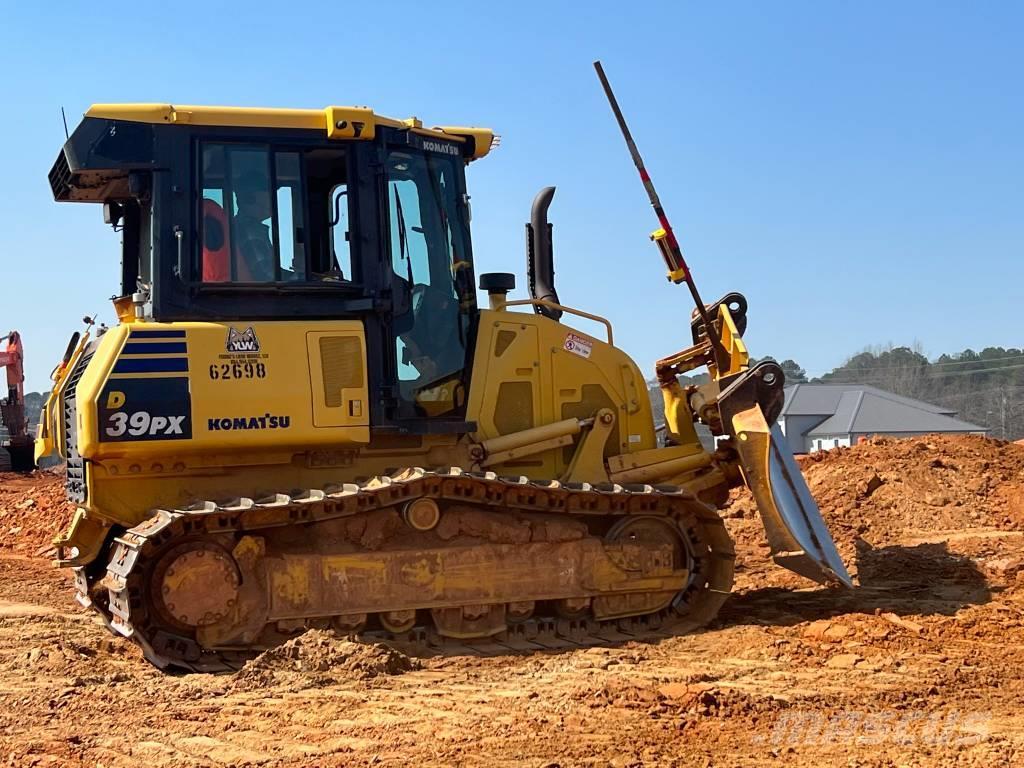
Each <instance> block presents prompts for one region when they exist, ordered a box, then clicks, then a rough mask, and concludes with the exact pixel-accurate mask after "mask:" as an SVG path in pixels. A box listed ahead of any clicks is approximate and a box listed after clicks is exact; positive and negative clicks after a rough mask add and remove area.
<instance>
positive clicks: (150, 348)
mask: <svg viewBox="0 0 1024 768" xmlns="http://www.w3.org/2000/svg"><path fill="white" fill-rule="evenodd" d="M185 352H188V347H187V346H186V345H185V342H184V341H165V342H160V341H156V342H145V341H129V342H128V343H127V344H125V345H124V351H123V352H122V353H121V354H123V355H171V354H184V353H185Z"/></svg>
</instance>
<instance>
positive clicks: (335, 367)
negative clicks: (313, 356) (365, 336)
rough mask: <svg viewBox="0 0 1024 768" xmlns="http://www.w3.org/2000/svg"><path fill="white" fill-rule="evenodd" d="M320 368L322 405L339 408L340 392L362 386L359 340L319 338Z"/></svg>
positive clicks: (334, 337)
mask: <svg viewBox="0 0 1024 768" xmlns="http://www.w3.org/2000/svg"><path fill="white" fill-rule="evenodd" d="M320 367H321V369H322V370H323V379H324V403H325V404H326V405H327V407H328V408H340V407H341V405H342V399H341V390H343V389H358V388H360V387H362V386H363V355H362V345H361V344H360V341H359V338H358V337H356V336H323V337H321V339H320Z"/></svg>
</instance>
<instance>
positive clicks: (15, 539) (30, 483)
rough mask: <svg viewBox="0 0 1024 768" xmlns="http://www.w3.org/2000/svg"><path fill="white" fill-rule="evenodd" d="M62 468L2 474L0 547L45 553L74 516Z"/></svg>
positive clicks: (0, 478)
mask: <svg viewBox="0 0 1024 768" xmlns="http://www.w3.org/2000/svg"><path fill="white" fill-rule="evenodd" d="M74 510H75V507H74V505H73V504H71V503H70V502H68V501H67V498H66V496H65V494H64V481H63V470H61V471H60V472H55V471H53V470H37V471H35V472H31V473H28V474H18V473H13V472H4V473H0V549H7V550H10V551H13V552H16V553H18V554H25V555H35V554H43V553H44V552H45V551H46V550H47V549H49V548H50V542H51V541H52V539H53V537H54V536H56V535H57V534H58V533H60V532H61V531H62V530H63V529H64V527H65V526H66V525H67V523H68V521H69V520H70V519H71V515H72V513H73V512H74Z"/></svg>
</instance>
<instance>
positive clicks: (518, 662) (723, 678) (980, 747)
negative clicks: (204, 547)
mask: <svg viewBox="0 0 1024 768" xmlns="http://www.w3.org/2000/svg"><path fill="white" fill-rule="evenodd" d="M803 464H804V471H805V473H806V475H807V477H808V479H809V482H810V484H811V487H812V489H813V491H814V493H815V494H816V496H817V497H818V499H819V501H820V503H821V506H822V508H823V511H824V514H825V516H826V518H827V519H828V521H829V524H830V526H831V527H832V530H833V531H834V532H835V534H836V538H837V540H838V543H839V546H840V550H841V551H842V552H843V555H844V557H845V559H846V561H847V563H848V565H849V566H850V568H851V571H852V572H854V573H856V574H857V576H858V578H859V581H860V584H861V586H860V587H859V588H858V589H857V590H854V591H845V590H833V589H823V588H817V587H815V586H814V585H809V584H808V583H807V582H805V581H802V580H800V579H798V578H797V577H795V576H791V575H789V574H788V572H786V571H783V570H781V569H779V568H777V567H774V566H772V565H771V564H770V563H768V562H766V550H765V548H764V545H763V534H762V533H761V532H760V523H759V522H758V521H757V520H756V518H755V517H754V514H753V510H752V508H751V506H750V502H749V499H747V498H745V497H744V495H743V494H736V496H735V499H734V502H733V504H732V505H731V506H730V508H729V509H727V510H726V511H725V514H726V515H728V516H729V517H728V524H729V527H730V529H731V530H732V532H733V534H734V536H735V537H736V539H737V553H738V556H739V561H740V564H741V568H740V570H739V572H738V577H737V589H736V593H735V594H734V596H733V597H732V598H730V600H729V602H728V603H727V604H726V606H725V608H724V609H723V611H722V613H721V615H720V617H719V619H718V620H717V621H716V622H715V624H714V625H713V626H712V627H710V628H709V630H708V631H706V632H701V633H697V634H694V635H688V636H685V637H668V638H665V639H662V640H660V641H657V642H648V643H639V642H631V643H625V644H623V645H619V646H616V647H610V648H590V649H577V650H572V651H559V652H547V653H533V654H524V655H510V656H500V657H495V658H471V657H447V658H446V657H440V658H432V659H423V660H412V659H408V658H407V657H404V656H402V655H401V654H397V653H396V652H394V651H393V650H392V649H390V648H387V647H386V646H374V645H359V644H355V643H350V642H348V641H343V640H339V639H337V638H333V637H332V636H330V635H329V634H328V633H321V632H311V633H307V634H306V635H304V636H300V637H299V638H296V640H293V641H291V642H290V643H288V644H286V645H285V646H282V647H281V648H279V649H275V650H274V651H270V652H268V653H267V654H264V655H263V656H261V657H260V658H259V659H256V660H254V661H253V662H251V663H250V665H249V666H248V667H247V668H246V669H245V670H243V671H242V672H240V673H238V674H236V675H233V676H209V675H190V676H180V677H179V676H168V675H163V674H161V673H159V672H157V671H156V670H154V669H152V668H150V667H149V666H147V665H146V664H145V663H144V662H143V661H142V660H141V657H140V656H139V654H138V652H137V651H136V650H135V649H134V647H132V646H131V645H130V644H129V643H128V642H126V641H123V640H119V639H116V638H113V637H111V636H110V635H109V634H108V633H107V632H106V630H105V629H104V628H103V627H102V626H101V625H100V624H99V623H98V622H97V620H96V619H94V618H93V617H92V616H90V615H89V614H88V613H84V612H82V611H81V610H79V609H78V608H77V607H76V606H75V604H74V603H73V602H72V601H71V599H70V592H69V590H68V588H67V584H66V577H65V575H64V574H63V573H61V572H58V571H54V570H52V569H51V568H50V567H49V566H48V565H47V564H46V563H45V562H43V561H41V560H39V559H36V558H28V557H24V556H22V555H20V554H18V553H19V552H24V551H26V550H30V549H31V548H32V547H33V546H42V545H43V544H45V540H46V539H47V538H48V537H49V536H50V535H51V534H52V531H53V529H54V527H55V525H56V521H57V520H58V519H59V518H60V516H61V515H64V514H66V512H67V509H66V506H65V505H64V504H63V502H62V500H61V499H62V496H61V492H60V487H59V486H60V480H59V478H56V477H47V476H42V477H39V478H30V479H28V480H27V481H26V482H25V484H24V485H22V484H21V483H20V481H19V482H17V483H14V484H8V483H7V477H6V476H5V477H4V478H3V479H4V481H5V482H4V485H3V486H2V488H0V510H2V511H3V512H5V513H6V514H4V515H0V526H9V525H10V523H9V521H18V522H19V523H20V524H21V526H22V528H23V530H22V531H21V532H19V533H18V534H9V533H6V532H5V533H3V536H4V538H2V539H0V679H2V680H3V685H2V686H0V765H9V766H31V765H38V766H95V765H104V766H106V767H107V768H122V767H124V768H126V767H127V766H136V765H140V764H146V765H149V766H152V767H153V768H178V767H179V766H237V767H239V768H240V767H241V766H256V765H260V766H295V767H296V768H297V767H298V766H349V765H379V766H389V765H393V766H406V765H410V764H419V765H425V766H426V765H480V766H519V765H527V766H534V767H535V768H539V767H540V766H549V767H551V766H562V767H563V768H569V766H602V767H604V766H616V767H618V768H623V767H625V766H666V765H667V766H691V765H697V766H760V765H769V764H776V763H779V762H786V763H789V764H793V765H808V766H810V765H814V766H836V767H837V768H838V767H839V766H842V767H843V768H847V767H849V766H856V767H858V768H867V767H869V766H870V767H876V766H877V767H878V768H882V767H883V766H885V767H888V766H923V767H926V768H932V767H935V768H938V766H977V767H978V768H982V767H985V768H988V767H989V766H1016V765H1020V764H1022V763H1024V715H1022V714H1021V712H1020V702H1021V700H1022V699H1024V575H1022V574H1024V530H1022V526H1024V514H1022V504H1021V501H1022V487H1024V448H1022V447H1020V446H1016V445H1007V444H1003V443H999V442H996V441H991V440H985V439H982V438H942V437H929V438H920V439H914V440H909V441H905V442H896V441H892V440H880V441H876V442H874V443H870V444H866V445H859V446H856V447H854V448H851V449H847V450H840V451H838V452H833V453H830V454H827V455H825V456H823V457H820V458H812V459H808V460H805V461H804V462H803ZM876 476H877V478H878V480H874V479H873V478H874V477H876ZM879 481H881V483H880V484H879ZM19 489H20V490H19ZM27 498H33V499H36V500H37V503H36V505H28V506H25V507H22V508H18V505H19V504H20V503H21V502H23V501H25V499H27ZM12 546H13V547H15V548H19V549H16V550H15V551H13V552H12V549H11V547H12ZM5 760H6V762H5Z"/></svg>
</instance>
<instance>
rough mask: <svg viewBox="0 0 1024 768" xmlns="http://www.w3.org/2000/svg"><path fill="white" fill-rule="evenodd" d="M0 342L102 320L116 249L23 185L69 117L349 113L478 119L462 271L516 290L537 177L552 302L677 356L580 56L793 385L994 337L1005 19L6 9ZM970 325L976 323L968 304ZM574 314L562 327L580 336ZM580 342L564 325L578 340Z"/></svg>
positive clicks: (1021, 184) (543, 8) (1009, 323)
mask: <svg viewBox="0 0 1024 768" xmlns="http://www.w3.org/2000/svg"><path fill="white" fill-rule="evenodd" d="M3 16H4V21H3V25H2V28H0V71H2V72H3V73H4V75H3V77H2V78H0V105H2V106H0V110H2V119H0V146H2V147H3V156H4V161H3V165H4V178H5V179H6V181H7V188H6V193H5V194H4V195H3V199H2V202H0V206H2V211H3V216H2V221H3V226H2V227H0V259H2V262H0V263H2V264H3V280H4V286H5V290H4V292H3V299H2V300H0V327H3V328H5V329H6V328H8V327H17V328H19V329H20V330H21V331H22V333H23V335H24V338H25V342H26V347H27V357H28V359H27V363H28V386H29V388H30V389H33V390H38V389H45V388H46V387H47V374H48V373H49V370H50V368H51V367H52V366H53V364H54V362H56V360H57V358H58V357H59V355H60V354H61V353H62V352H63V349H64V345H65V343H66V340H67V338H68V336H69V335H70V333H71V332H72V331H73V330H75V329H77V328H79V327H80V325H81V323H80V318H81V316H82V315H83V314H86V313H89V314H92V313H96V312H99V313H100V318H101V319H105V320H106V321H107V322H111V321H112V317H113V313H112V311H111V310H110V304H109V302H108V301H107V297H109V296H110V295H111V294H112V293H113V292H114V291H115V290H116V282H117V275H118V239H117V236H116V235H114V234H113V233H111V232H110V230H109V229H108V228H106V227H105V226H104V225H103V224H102V220H101V212H100V209H99V207H98V206H86V205H69V204H62V205H57V204H55V203H54V202H53V201H52V198H51V195H50V192H49V187H48V184H47V181H46V173H47V171H48V170H49V168H50V165H51V164H52V162H53V159H54V157H55V156H56V154H57V151H58V149H59V148H60V146H61V144H62V142H63V128H62V126H61V122H60V107H61V105H63V106H64V107H65V109H66V110H67V114H68V121H69V123H70V124H72V127H73V124H74V123H75V122H76V121H77V119H78V118H79V116H80V115H81V113H82V112H83V111H84V110H85V109H86V108H87V107H88V105H89V104H90V103H94V102H111V101H159V102H172V103H173V102H177V103H193V104H203V103H209V104H232V105H254V106H296V107H323V106H325V105H328V104H359V105H362V104H365V105H368V106H371V107H373V108H374V109H375V110H376V111H378V112H379V113H381V114H385V115H389V116H394V117H406V116H409V115H413V114H415V115H416V116H418V117H420V118H421V119H423V121H424V122H425V123H427V124H456V125H458V124H469V125H473V124H476V125H486V126H491V127H494V128H495V129H496V130H497V131H498V132H499V133H500V134H502V139H503V140H502V145H501V147H500V149H499V150H498V151H497V152H495V153H494V154H493V155H492V156H491V157H489V158H487V159H485V160H483V161H481V162H479V163H474V164H473V165H472V166H471V167H470V169H469V184H470V191H471V193H472V195H473V212H474V222H473V229H474V249H475V257H476V262H477V271H478V272H483V271H511V272H516V273H517V275H518V278H519V285H520V290H519V291H517V295H518V296H519V297H522V296H524V295H525V279H524V277H523V271H524V267H525V259H524V256H523V223H524V222H525V221H526V218H527V216H528V213H529V206H530V201H531V200H532V199H533V196H534V194H535V193H536V191H537V190H538V189H539V188H540V187H541V186H544V185H547V184H554V185H556V186H557V187H558V192H557V194H556V197H555V202H554V204H553V205H552V208H551V217H552V220H553V221H554V223H555V256H556V269H557V284H558V289H559V293H560V295H561V298H562V301H563V302H565V303H567V304H570V305H573V306H577V307H580V308H583V309H587V310H590V311H592V312H596V313H600V314H604V315H606V316H607V317H608V318H609V319H611V320H612V322H613V323H614V324H615V328H616V341H617V343H618V344H619V346H621V347H623V348H624V349H626V350H627V351H628V352H629V353H630V354H631V355H632V356H633V357H634V358H635V359H636V360H637V362H638V363H639V364H640V365H641V367H642V368H644V369H645V371H647V370H649V369H650V367H651V365H652V363H653V361H654V360H655V359H656V358H657V357H659V356H662V355H664V354H668V353H670V352H673V351H675V350H676V349H677V348H679V347H682V346H685V344H686V342H687V339H688V336H689V334H688V332H687V329H686V319H687V318H688V316H689V312H690V306H689V303H688V301H689V299H688V294H687V292H686V290H685V287H682V286H671V285H669V284H668V283H666V282H665V279H664V271H663V267H662V264H661V261H660V258H659V256H658V254H657V251H656V249H655V248H654V246H653V245H652V244H651V243H649V241H648V240H647V235H648V233H649V232H650V231H651V230H652V229H654V228H655V226H656V223H655V220H654V217H653V214H652V213H651V211H650V208H649V206H648V204H647V200H646V197H645V196H644V193H643V189H642V188H641V186H640V184H639V182H638V180H637V179H636V175H635V171H634V169H633V167H632V164H631V163H630V160H629V157H628V155H627V153H626V149H625V146H624V145H623V143H622V139H621V137H620V136H619V134H618V131H617V128H616V126H615V123H614V121H613V119H612V116H611V113H610V111H609V109H608V107H607V105H606V103H605V101H604V97H603V94H602V92H601V90H600V87H599V84H598V82H597V79H596V77H595V76H594V73H593V70H592V68H591V61H592V60H593V59H595V58H601V59H602V60H603V61H604V64H605V68H606V70H607V72H608V75H609V77H610V78H611V81H612V84H613V85H614V87H615V88H616V92H617V94H618V97H619V101H620V103H621V104H622V107H623V109H624V110H625V112H626V114H627V117H628V119H629V121H630V124H631V127H632V129H633V133H634V135H635V137H636V139H637V142H638V143H639V145H640V149H641V151H642V153H643V154H644V157H645V160H646V161H647V165H648V168H649V169H650V171H651V174H652V176H653V177H654V180H655V182H656V184H657V186H658V189H659V191H660V193H661V196H662V199H663V202H664V203H665V206H666V208H667V210H668V212H669V215H670V217H671V219H672V221H673V224H674V226H675V228H676V230H677V234H678V235H679V237H680V240H681V242H682V244H683V247H684V250H685V252H686V254H687V258H688V260H689V262H690V265H691V267H692V269H693V271H694V273H695V274H696V277H697V280H698V283H699V285H700V288H701V291H702V293H703V295H704V297H705V298H706V299H711V298H713V297H717V296H719V295H721V294H722V293H725V292H726V291H729V290H738V291H741V292H743V293H745V294H746V296H747V298H748V300H749V301H750V305H751V309H750V316H749V320H750V322H749V328H748V331H747V337H746V338H747V343H748V345H749V347H750V348H751V351H752V352H753V353H754V354H757V355H766V354H770V355H773V356H776V357H778V358H780V359H782V358H787V357H792V358H795V359H796V360H798V361H799V362H800V363H801V364H802V365H804V366H805V367H806V368H807V369H808V370H809V371H810V372H811V373H813V374H820V373H823V372H826V371H828V370H830V369H831V368H833V367H834V366H836V365H839V364H841V363H842V362H843V360H844V359H845V358H846V357H848V356H849V355H851V354H853V353H855V352H857V351H859V350H861V349H863V348H864V347H866V346H869V345H878V344H887V343H890V342H891V343H895V344H910V343H913V342H915V341H917V342H919V343H920V344H921V345H922V346H923V348H924V350H925V352H926V353H927V354H929V355H932V356H934V355H938V354H940V353H942V352H950V351H958V350H961V349H963V348H965V347H973V348H976V349H979V348H981V347H984V346H1018V347H1019V346H1021V345H1022V344H1024V339H1022V338H1021V333H1020V319H1019V318H1020V307H1021V304H1022V301H1021V300H1022V298H1024V266H1022V259H1021V256H1022V255H1024V194H1022V192H1024V99H1022V86H1021V79H1022V74H1024V47H1022V46H1021V45H1020V43H1019V41H1020V37H1021V33H1022V30H1024V4H1020V3H1014V2H1005V3H1000V2H987V3H963V2H960V3H952V2H900V3H889V2H857V3H852V2H776V3H763V2H730V3H692V2H678V3H654V2H651V3H643V4H632V5H630V4H626V5H624V4H622V3H606V2H588V3H585V4H584V3H556V2H547V3H529V2H515V3H503V4H500V7H498V4H493V3H479V2H477V3H465V4H462V3H458V4H449V3H443V2H435V3H428V4H424V3H422V2H421V3H404V2H394V1H392V2H388V3H386V4H356V3H324V2H316V3H307V2H301V1H300V0H294V1H293V2H289V3H286V4H282V3H277V2H274V3H261V2H257V1H255V0H253V1H251V2H248V3H245V4H242V5H235V6H234V7H232V6H231V5H229V4H226V3H225V4H219V3H216V2H203V3H190V2H182V1H179V2H175V3H171V4H165V3H161V4H156V3H153V4H146V3H140V4H133V5H131V6H130V7H129V6H125V7H118V6H98V5H96V4H87V3H77V2H76V3H72V2H67V3H65V2H48V3H5V4H4V13H3ZM971 313H973V316H972V314H971ZM581 327H582V326H581ZM585 330H589V329H586V328H585Z"/></svg>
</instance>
